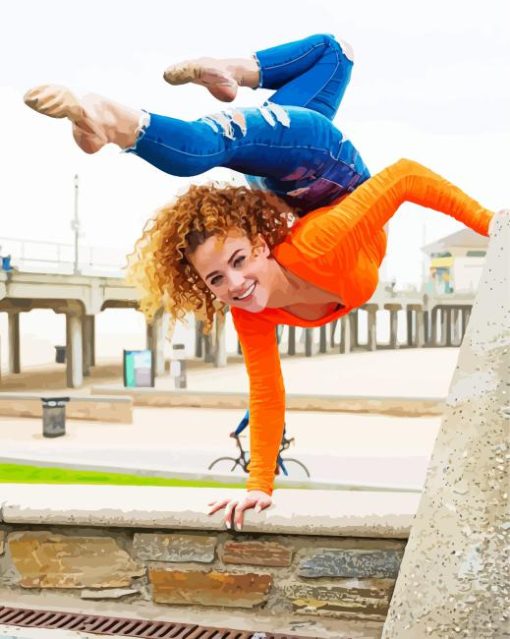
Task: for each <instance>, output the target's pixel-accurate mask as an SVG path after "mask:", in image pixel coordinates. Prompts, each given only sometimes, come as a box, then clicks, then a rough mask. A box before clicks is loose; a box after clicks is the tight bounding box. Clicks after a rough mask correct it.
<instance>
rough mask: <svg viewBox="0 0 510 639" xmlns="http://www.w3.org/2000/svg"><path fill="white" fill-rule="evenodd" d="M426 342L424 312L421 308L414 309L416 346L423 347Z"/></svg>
mask: <svg viewBox="0 0 510 639" xmlns="http://www.w3.org/2000/svg"><path fill="white" fill-rule="evenodd" d="M425 342H426V334H425V312H424V311H423V309H421V308H417V309H416V347H417V348H423V347H424V346H425Z"/></svg>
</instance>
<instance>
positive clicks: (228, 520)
mask: <svg viewBox="0 0 510 639" xmlns="http://www.w3.org/2000/svg"><path fill="white" fill-rule="evenodd" d="M272 503H273V501H272V499H271V496H270V495H268V494H267V493H263V492H262V491H261V490H249V491H248V492H247V493H246V494H245V496H244V497H243V498H242V499H230V498H229V497H226V498H225V499H219V500H216V501H211V502H209V504H208V506H210V507H211V509H210V510H209V512H208V515H212V514H213V513H215V512H217V511H218V510H221V509H222V508H225V517H224V521H225V526H226V527H227V528H234V529H237V530H241V529H242V527H243V523H244V511H245V510H248V509H249V508H255V512H256V513H258V512H260V511H261V510H264V509H266V508H268V507H269V506H270V505H271V504H272Z"/></svg>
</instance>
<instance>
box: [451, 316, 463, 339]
mask: <svg viewBox="0 0 510 639" xmlns="http://www.w3.org/2000/svg"><path fill="white" fill-rule="evenodd" d="M461 341H462V335H461V326H460V309H458V308H454V309H453V310H452V345H453V346H460V343H461Z"/></svg>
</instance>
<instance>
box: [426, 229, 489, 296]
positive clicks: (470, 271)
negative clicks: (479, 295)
mask: <svg viewBox="0 0 510 639" xmlns="http://www.w3.org/2000/svg"><path fill="white" fill-rule="evenodd" d="M488 243H489V238H487V237H485V236H483V235H479V234H478V233H475V232H474V231H472V230H471V229H462V230H460V231H457V232H456V233H452V234H451V235H447V236H446V237H443V238H441V239H440V240H437V241H436V242H432V243H431V244H427V245H426V246H423V247H422V251H423V252H424V253H426V254H427V255H428V257H429V259H430V265H429V279H428V282H427V284H426V288H431V289H432V290H433V291H434V292H436V293H453V292H455V293H468V292H474V291H476V289H477V288H478V281H479V279H480V276H481V274H482V267H483V264H484V261H485V253H486V251H487V246H488Z"/></svg>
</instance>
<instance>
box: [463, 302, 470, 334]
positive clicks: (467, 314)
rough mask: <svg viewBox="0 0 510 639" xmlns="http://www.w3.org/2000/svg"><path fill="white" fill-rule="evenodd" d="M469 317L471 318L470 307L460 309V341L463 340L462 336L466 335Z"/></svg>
mask: <svg viewBox="0 0 510 639" xmlns="http://www.w3.org/2000/svg"><path fill="white" fill-rule="evenodd" d="M470 316H471V307H470V306H466V307H464V308H463V309H462V339H464V335H465V334H466V331H467V327H468V324H469V318H470Z"/></svg>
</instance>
